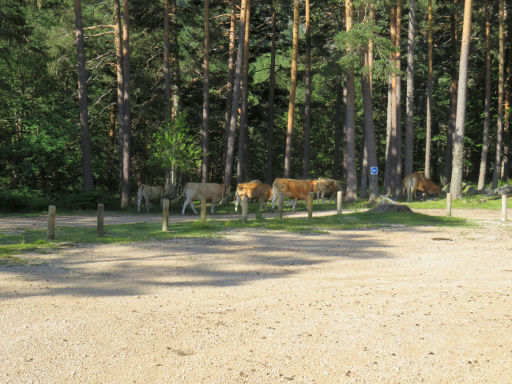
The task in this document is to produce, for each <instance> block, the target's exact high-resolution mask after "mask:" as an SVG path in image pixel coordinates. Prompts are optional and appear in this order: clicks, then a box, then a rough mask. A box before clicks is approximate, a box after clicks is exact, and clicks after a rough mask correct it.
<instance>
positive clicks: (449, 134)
mask: <svg viewBox="0 0 512 384" xmlns="http://www.w3.org/2000/svg"><path fill="white" fill-rule="evenodd" d="M457 3H458V0H452V11H451V16H450V24H451V39H450V41H451V43H450V45H451V59H452V68H451V77H452V81H451V86H450V118H449V120H448V128H447V130H446V152H445V161H444V172H443V177H442V183H443V184H447V183H449V181H450V176H451V174H452V160H453V143H454V142H455V119H456V117H457V41H458V36H457V35H458V33H457V31H458V28H457V26H458V17H457Z"/></svg>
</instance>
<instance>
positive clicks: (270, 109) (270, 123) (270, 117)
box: [266, 0, 277, 184]
mask: <svg viewBox="0 0 512 384" xmlns="http://www.w3.org/2000/svg"><path fill="white" fill-rule="evenodd" d="M276 29H277V28H276V9H275V6H274V0H272V39H271V43H270V44H271V45H270V69H269V71H270V73H269V85H268V106H267V178H266V181H267V183H269V184H271V183H272V180H273V172H272V169H273V157H274V156H273V154H274V151H273V150H272V136H273V134H274V89H275V85H276V80H275V72H276Z"/></svg>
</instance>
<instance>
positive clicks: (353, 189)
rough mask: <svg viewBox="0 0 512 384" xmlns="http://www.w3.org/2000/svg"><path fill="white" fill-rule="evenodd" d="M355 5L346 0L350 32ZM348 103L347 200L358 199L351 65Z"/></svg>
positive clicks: (347, 82)
mask: <svg viewBox="0 0 512 384" xmlns="http://www.w3.org/2000/svg"><path fill="white" fill-rule="evenodd" d="M353 8H354V5H353V3H352V0H345V25H346V31H347V32H350V30H351V29H352V27H353V23H354V17H353V13H354V9H353ZM352 50H353V48H352V47H351V46H350V44H347V54H348V55H350V54H351V53H352ZM346 87H347V104H346V109H345V111H346V112H345V113H346V114H345V129H346V137H345V153H346V156H347V173H346V175H345V180H346V183H347V193H346V199H347V201H353V200H356V199H357V173H356V126H355V100H356V92H355V80H354V68H353V66H350V67H349V68H348V69H347V72H346Z"/></svg>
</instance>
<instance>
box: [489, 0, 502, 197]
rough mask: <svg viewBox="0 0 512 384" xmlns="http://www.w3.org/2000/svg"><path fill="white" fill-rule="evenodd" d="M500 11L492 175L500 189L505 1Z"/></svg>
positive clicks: (494, 184) (493, 181) (495, 186)
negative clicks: (496, 104)
mask: <svg viewBox="0 0 512 384" xmlns="http://www.w3.org/2000/svg"><path fill="white" fill-rule="evenodd" d="M498 3H499V10H498V125H497V128H496V160H495V162H494V173H493V175H492V188H493V189H494V188H497V187H498V179H499V178H500V176H501V165H502V164H501V151H502V147H503V96H504V85H505V44H504V36H503V35H504V13H505V0H499V2H498Z"/></svg>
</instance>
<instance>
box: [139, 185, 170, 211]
mask: <svg viewBox="0 0 512 384" xmlns="http://www.w3.org/2000/svg"><path fill="white" fill-rule="evenodd" d="M164 194H165V189H164V187H162V186H156V187H154V186H151V185H147V184H139V188H138V190H137V212H140V205H141V203H142V199H144V204H145V205H146V211H147V212H149V209H150V206H151V200H157V199H160V203H161V201H162V198H163V196H164Z"/></svg>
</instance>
